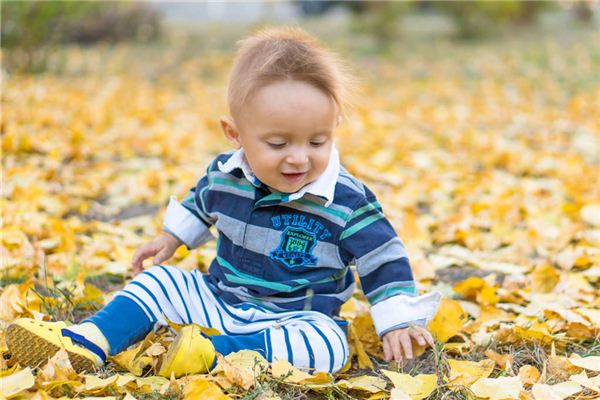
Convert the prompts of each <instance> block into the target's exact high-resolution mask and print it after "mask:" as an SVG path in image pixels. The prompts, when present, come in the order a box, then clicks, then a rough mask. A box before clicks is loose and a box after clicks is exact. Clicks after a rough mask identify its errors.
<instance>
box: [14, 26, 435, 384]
mask: <svg viewBox="0 0 600 400" xmlns="http://www.w3.org/2000/svg"><path fill="white" fill-rule="evenodd" d="M346 81H347V79H346V77H345V75H344V73H343V71H342V69H341V68H340V66H339V63H338V62H337V59H336V58H335V56H334V55H333V54H332V53H330V52H329V51H328V50H326V49H324V48H323V47H322V46H321V45H319V44H318V43H317V41H316V40H315V39H314V38H312V37H311V36H309V35H308V34H306V33H305V32H303V31H302V30H300V29H291V28H286V29H267V30H263V31H261V32H259V33H257V34H255V35H253V36H251V37H249V38H247V39H245V40H244V41H242V42H241V47H240V49H239V52H238V55H237V58H236V60H235V63H234V65H233V69H232V72H231V76H230V81H229V89H228V102H229V108H230V115H231V116H230V117H223V118H221V120H220V124H221V128H222V130H223V132H224V134H225V136H226V138H227V139H228V141H229V142H230V143H231V145H232V146H233V147H235V148H236V149H237V150H235V151H232V152H227V153H223V154H220V155H218V156H217V157H216V158H215V159H214V161H213V162H212V163H211V164H210V166H209V167H208V169H207V171H206V175H204V176H203V177H202V178H201V179H200V180H199V181H198V183H197V185H196V187H195V188H193V189H191V190H190V192H189V194H188V195H187V197H185V198H184V199H183V200H182V201H181V202H178V201H177V200H176V199H175V198H174V197H172V198H171V200H170V202H169V205H168V207H167V211H166V215H165V220H164V231H163V232H162V233H161V234H160V235H159V236H158V237H156V238H155V239H153V240H152V241H150V242H149V243H146V244H145V245H143V246H141V247H140V248H139V249H138V250H137V251H136V253H135V255H134V257H133V269H134V271H135V272H136V274H137V275H136V276H135V278H134V279H133V280H132V281H131V282H130V283H129V284H127V285H126V286H125V288H124V289H123V290H121V291H119V292H118V293H116V295H115V297H114V298H113V300H111V301H110V302H109V303H108V304H107V305H106V306H105V307H104V308H103V309H101V310H100V311H99V312H98V313H96V314H95V315H93V316H92V317H90V318H88V319H87V320H85V321H84V322H83V323H81V324H79V325H74V326H69V327H67V325H66V324H65V323H64V322H54V323H53V322H43V321H35V320H31V319H19V320H16V321H15V322H14V323H13V324H12V325H10V327H9V328H8V330H7V342H8V346H9V349H10V351H11V353H12V354H13V356H15V357H16V359H17V360H18V361H19V362H20V363H21V364H22V365H30V366H37V365H41V364H43V363H44V362H45V361H47V359H48V357H51V356H52V355H53V354H54V353H55V352H56V351H57V350H58V349H59V348H65V349H66V350H67V352H68V354H69V357H70V360H71V363H72V364H73V366H74V368H75V369H76V370H78V371H89V370H93V369H94V368H96V367H98V366H100V365H102V364H103V363H104V362H105V360H106V357H107V355H114V354H117V353H119V352H121V351H123V350H125V349H127V347H128V346H130V345H132V344H134V343H136V342H138V341H139V340H141V339H143V338H144V337H145V336H146V335H147V334H148V333H149V332H150V331H151V330H152V329H155V328H157V327H158V326H161V325H165V324H166V320H170V321H173V322H175V323H178V324H183V325H185V327H184V328H183V329H181V330H180V331H179V333H178V335H177V337H176V339H175V341H174V342H173V344H172V345H171V346H170V348H169V350H168V353H167V355H166V357H165V360H164V362H163V365H162V366H161V368H160V372H159V374H160V375H163V376H167V377H168V376H171V374H174V375H175V376H181V375H184V374H191V373H204V372H207V371H209V370H210V369H211V368H213V367H214V365H215V363H216V353H221V354H223V355H226V354H229V353H231V352H235V351H239V350H242V349H250V350H255V351H257V352H259V353H260V354H262V355H263V356H264V357H265V358H266V359H267V360H268V361H273V360H275V359H284V360H287V361H289V362H290V363H291V364H293V365H294V366H296V367H298V368H301V369H304V370H307V371H310V372H314V371H326V372H332V373H333V372H336V371H339V370H340V369H342V367H344V365H345V364H346V363H347V361H348V358H349V351H348V342H347V339H346V328H347V325H346V322H345V321H343V320H341V319H339V318H337V315H338V314H339V310H340V307H341V305H342V304H343V303H344V302H345V301H347V300H348V299H349V298H350V297H351V296H352V293H353V292H354V290H355V287H356V283H355V278H354V274H353V273H352V271H351V270H350V268H349V265H350V264H352V263H354V264H355V265H356V269H357V272H358V276H359V277H360V284H361V288H362V290H363V292H364V294H365V295H366V297H367V299H368V300H369V301H370V303H371V304H372V308H371V314H372V317H373V321H374V323H375V328H376V330H377V333H378V334H379V335H380V336H381V337H382V340H383V346H384V354H385V358H386V360H387V361H390V360H392V359H394V360H397V361H400V360H401V359H402V358H403V357H404V358H412V356H413V354H412V341H415V342H417V343H418V344H419V345H426V344H429V345H431V344H432V343H433V340H432V337H431V335H430V333H429V332H428V331H427V329H426V328H425V327H424V326H425V324H426V322H427V320H428V319H430V318H432V317H433V315H434V314H435V311H436V309H437V306H438V303H439V295H438V294H437V293H430V294H427V295H423V296H419V295H418V293H417V289H416V287H415V282H414V280H413V276H412V272H411V268H410V265H409V261H408V258H407V253H406V250H405V248H404V245H403V244H402V242H401V240H400V239H399V238H398V236H397V235H396V233H395V231H394V229H393V228H392V226H391V224H390V223H389V221H388V220H387V219H386V218H385V216H384V214H383V211H382V208H381V205H380V204H379V203H378V202H377V199H376V198H375V195H374V194H373V193H372V192H371V191H370V190H369V189H368V188H367V187H366V186H365V185H364V184H363V183H362V182H360V181H359V180H358V179H356V178H355V177H354V176H352V175H350V174H349V173H348V171H346V169H344V167H342V166H341V165H340V160H339V155H338V152H337V150H336V148H335V145H334V140H335V130H336V127H337V126H338V124H339V123H340V121H341V120H342V114H343V109H344V104H345V100H346V99H345V98H344V97H345V96H346V95H345V94H344V92H345V89H347V87H346V84H345V82H346ZM212 225H214V226H215V227H216V229H217V231H218V233H219V234H218V238H217V256H216V258H215V259H214V260H213V261H212V263H211V265H210V268H209V271H208V273H207V274H203V273H201V272H200V271H198V270H194V271H192V272H188V271H184V270H181V269H178V268H175V267H172V266H167V265H161V263H162V262H163V261H165V260H168V259H169V258H170V257H171V256H172V255H173V253H174V252H175V250H176V249H177V248H178V247H179V246H181V245H185V246H186V247H188V248H189V249H193V248H196V247H198V246H200V245H202V244H204V243H206V242H207V241H209V240H211V239H213V236H212V234H211V232H210V230H209V227H210V226H212ZM149 257H153V262H154V264H156V265H155V266H153V267H151V268H149V269H147V270H145V271H144V270H143V267H142V263H143V261H144V260H145V259H147V258H149ZM199 325H200V326H204V327H211V328H216V329H217V330H218V331H219V332H220V333H221V334H220V335H213V336H210V337H208V336H205V335H204V334H203V333H202V332H201V329H200V327H199Z"/></svg>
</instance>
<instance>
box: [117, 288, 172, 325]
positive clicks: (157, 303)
mask: <svg viewBox="0 0 600 400" xmlns="http://www.w3.org/2000/svg"><path fill="white" fill-rule="evenodd" d="M129 284H130V285H135V286H139V287H141V288H142V289H143V290H144V291H145V292H146V293H148V296H150V297H151V298H152V300H154V304H156V307H158V309H159V310H160V312H161V313H162V314H165V312H164V311H163V309H162V307H161V306H160V303H159V301H158V299H157V298H156V297H155V296H154V294H152V292H151V291H150V289H148V288H147V287H146V286H144V285H142V284H141V283H140V282H138V281H131V282H130V283H129ZM123 291H124V292H126V293H130V294H131V295H132V296H135V298H136V299H138V300H139V301H141V302H142V304H143V305H144V306H145V307H146V309H147V310H150V307H148V305H147V304H146V303H144V301H143V300H142V299H140V298H139V297H138V296H136V295H135V294H134V293H133V292H130V291H128V290H123ZM150 315H152V316H154V318H155V319H158V318H157V316H155V315H154V313H153V312H152V311H150Z"/></svg>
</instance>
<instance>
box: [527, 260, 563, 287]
mask: <svg viewBox="0 0 600 400" xmlns="http://www.w3.org/2000/svg"><path fill="white" fill-rule="evenodd" d="M530 279H531V289H532V290H533V291H535V292H540V293H550V292H551V291H552V289H554V287H556V285H557V284H558V281H559V280H560V274H559V273H558V271H557V270H556V269H555V268H554V267H553V266H552V265H551V264H550V263H548V262H544V263H542V264H539V265H537V266H536V267H535V268H534V269H533V271H532V272H531V274H530Z"/></svg>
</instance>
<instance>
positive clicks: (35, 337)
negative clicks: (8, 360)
mask: <svg viewBox="0 0 600 400" xmlns="http://www.w3.org/2000/svg"><path fill="white" fill-rule="evenodd" d="M64 328H68V327H67V324H65V323H64V322H45V321H36V320H33V319H30V318H20V319H17V320H16V321H14V322H13V323H12V324H10V325H9V326H8V329H7V330H6V343H7V345H8V350H9V351H10V353H11V354H12V356H14V357H15V358H16V359H17V361H18V362H19V364H21V365H23V366H29V367H34V368H35V367H42V366H43V365H44V364H46V363H47V362H48V359H49V358H51V357H53V356H54V355H55V354H56V352H57V351H58V350H60V349H61V348H62V349H65V350H66V351H67V353H68V355H69V361H70V362H71V365H72V366H73V369H74V370H75V371H77V372H90V371H93V370H95V369H96V368H97V367H99V366H101V365H102V359H101V358H100V357H99V356H98V355H96V354H95V353H93V352H92V351H90V350H88V349H86V348H84V347H81V346H78V345H76V344H75V343H73V341H72V340H71V338H70V337H68V336H65V335H63V333H62V330H63V329H64Z"/></svg>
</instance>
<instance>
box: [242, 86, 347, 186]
mask: <svg viewBox="0 0 600 400" xmlns="http://www.w3.org/2000/svg"><path fill="white" fill-rule="evenodd" d="M241 114H242V115H240V116H238V118H237V119H236V123H237V128H238V130H239V144H240V145H241V146H242V147H243V148H244V152H245V154H246V158H247V159H248V163H249V164H250V167H251V168H252V171H253V172H254V174H255V175H256V177H257V178H258V179H260V180H261V182H263V183H264V184H266V185H267V186H269V187H271V188H273V189H275V190H277V191H279V192H284V193H292V192H296V191H298V190H299V189H300V188H302V187H303V186H305V185H307V184H309V183H311V182H313V181H315V180H316V179H317V178H318V177H319V176H320V175H321V174H322V173H323V172H324V171H325V168H326V167H327V164H328V163H329V157H330V155H331V147H332V145H333V140H334V131H335V128H336V126H337V124H338V110H337V106H336V104H335V102H334V101H333V99H331V98H330V97H329V96H328V95H327V94H325V93H324V92H322V91H321V90H319V89H317V88H315V87H313V86H312V85H310V84H308V83H305V82H300V81H295V80H286V81H281V82H276V83H272V84H270V85H268V86H265V87H263V88H261V89H259V90H258V91H257V92H256V93H255V94H254V95H253V96H252V97H251V98H250V100H249V101H248V102H247V104H246V105H245V106H244V109H243V110H242V113H241Z"/></svg>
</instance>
